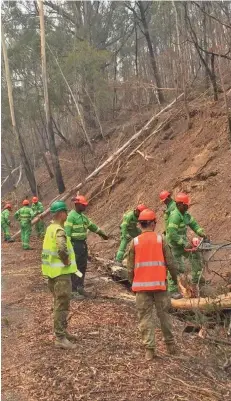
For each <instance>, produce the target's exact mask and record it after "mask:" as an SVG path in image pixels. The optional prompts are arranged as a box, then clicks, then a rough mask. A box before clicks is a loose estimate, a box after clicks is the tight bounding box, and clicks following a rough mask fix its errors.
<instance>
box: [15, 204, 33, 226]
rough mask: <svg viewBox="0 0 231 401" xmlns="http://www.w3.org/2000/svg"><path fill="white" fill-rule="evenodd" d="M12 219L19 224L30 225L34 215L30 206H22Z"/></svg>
mask: <svg viewBox="0 0 231 401" xmlns="http://www.w3.org/2000/svg"><path fill="white" fill-rule="evenodd" d="M14 217H15V219H16V220H18V221H19V222H20V223H31V220H33V218H34V213H33V211H32V209H31V208H30V206H23V207H21V209H19V210H17V212H16V213H15V215H14Z"/></svg>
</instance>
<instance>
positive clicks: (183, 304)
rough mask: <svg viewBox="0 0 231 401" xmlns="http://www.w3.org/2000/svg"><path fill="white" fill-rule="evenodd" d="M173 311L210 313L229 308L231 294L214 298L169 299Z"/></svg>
mask: <svg viewBox="0 0 231 401" xmlns="http://www.w3.org/2000/svg"><path fill="white" fill-rule="evenodd" d="M171 304H172V307H173V308H174V309H182V310H193V309H199V310H203V311H209V312H212V311H214V310H217V309H229V308H231V292H228V293H227V294H222V295H219V296H218V297H216V298H211V297H209V298H182V299H171Z"/></svg>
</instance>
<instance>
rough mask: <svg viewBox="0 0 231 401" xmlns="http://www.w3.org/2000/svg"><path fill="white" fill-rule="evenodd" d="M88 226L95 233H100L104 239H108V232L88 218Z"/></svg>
mask: <svg viewBox="0 0 231 401" xmlns="http://www.w3.org/2000/svg"><path fill="white" fill-rule="evenodd" d="M85 217H86V216H85ZM87 228H88V230H90V231H92V232H93V233H96V234H98V235H99V236H100V237H102V238H103V239H108V236H107V234H105V232H104V231H103V230H101V228H99V227H98V226H97V225H96V224H95V223H93V222H92V221H91V220H90V219H88V218H87Z"/></svg>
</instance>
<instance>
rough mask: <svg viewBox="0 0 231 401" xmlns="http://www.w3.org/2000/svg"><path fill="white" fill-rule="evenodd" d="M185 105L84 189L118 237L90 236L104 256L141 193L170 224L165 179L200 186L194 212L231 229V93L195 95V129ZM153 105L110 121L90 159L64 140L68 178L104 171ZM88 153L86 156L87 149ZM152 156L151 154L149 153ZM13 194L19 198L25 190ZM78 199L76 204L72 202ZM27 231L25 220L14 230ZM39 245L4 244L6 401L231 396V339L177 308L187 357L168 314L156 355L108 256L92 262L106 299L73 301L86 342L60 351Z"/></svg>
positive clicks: (217, 232) (73, 320) (48, 195)
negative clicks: (229, 101) (171, 338)
mask: <svg viewBox="0 0 231 401" xmlns="http://www.w3.org/2000/svg"><path fill="white" fill-rule="evenodd" d="M182 107H183V106H182V104H181V103H180V104H179V105H178V106H177V107H175V108H174V110H171V111H170V112H168V113H165V115H163V116H162V118H161V119H160V120H159V122H160V121H164V120H165V119H166V118H167V117H170V116H172V117H171V121H170V123H169V124H168V125H166V126H165V129H164V130H163V131H161V132H160V133H159V134H158V135H156V136H153V137H152V138H150V140H148V141H146V142H144V144H143V145H142V146H141V148H140V149H139V150H140V152H141V154H139V153H135V154H134V155H133V156H132V157H130V158H128V155H129V153H131V152H132V150H133V149H134V147H132V148H131V149H129V150H128V151H127V152H126V153H125V154H124V155H123V157H122V158H120V159H118V160H117V161H116V162H115V163H114V164H113V165H112V166H110V167H109V168H108V169H107V170H105V171H104V172H102V173H101V174H100V175H99V176H98V177H97V179H95V180H94V181H92V182H91V183H90V184H88V185H87V186H86V187H85V188H84V189H83V193H84V194H86V196H87V197H88V198H89V199H90V198H91V199H92V201H91V202H90V206H89V210H88V214H89V216H91V217H92V219H94V220H95V221H96V222H97V223H98V224H99V225H100V226H102V227H103V228H104V229H105V230H106V231H108V232H109V233H110V235H111V238H110V240H109V241H108V242H107V243H105V242H103V241H101V239H99V238H98V237H96V236H95V235H90V236H89V244H90V250H91V254H92V255H94V254H99V255H100V256H101V257H110V258H111V257H113V256H114V253H115V251H116V248H117V246H118V242H119V224H120V220H121V217H122V214H123V212H124V211H125V210H126V209H128V208H130V207H134V206H135V205H136V203H137V202H139V201H142V202H145V203H147V204H148V205H149V206H151V207H154V208H155V210H156V211H157V214H158V218H159V219H158V220H159V221H158V229H159V230H161V229H162V210H161V206H160V204H159V200H158V194H159V192H160V191H161V190H162V189H171V190H173V192H174V193H175V192H177V191H178V190H186V191H188V192H190V193H191V196H192V207H191V209H190V210H191V211H192V214H193V215H194V216H195V217H196V218H197V220H198V221H199V222H200V223H201V225H203V226H204V227H205V228H206V231H207V232H208V233H209V234H210V235H211V236H212V239H214V240H219V239H220V240H222V239H230V232H231V202H230V200H231V196H230V194H231V169H230V156H231V152H230V146H229V143H228V140H227V123H226V116H225V112H224V108H223V102H222V101H220V102H218V104H214V103H213V102H212V101H209V102H208V101H206V102H205V101H204V100H201V101H200V100H197V101H194V102H192V103H191V104H190V106H189V108H190V115H191V121H190V123H191V128H190V129H187V120H186V115H185V113H184V111H183V109H182ZM152 114H153V111H147V112H145V113H143V114H142V115H133V116H132V118H131V119H130V120H129V121H125V120H123V121H121V122H120V123H119V122H118V126H116V124H114V125H113V126H110V129H109V128H108V130H107V132H108V134H110V135H108V142H107V143H103V142H102V141H99V140H96V150H95V155H91V154H87V155H86V156H85V160H84V162H85V167H84V165H83V163H82V161H81V160H80V153H77V152H76V151H74V150H69V149H63V151H62V152H61V155H60V157H61V164H62V170H63V173H64V178H65V183H66V186H67V187H69V186H73V185H74V184H77V183H78V182H80V181H81V180H82V178H83V177H84V176H85V175H86V174H87V172H86V169H88V170H89V171H92V168H93V165H94V166H96V165H99V164H100V162H101V161H102V160H105V158H106V157H107V155H110V154H111V152H112V151H113V150H115V149H117V147H118V146H121V144H122V143H123V142H124V141H125V139H127V138H128V137H129V136H131V135H132V134H133V133H134V130H136V131H137V130H138V129H139V128H141V127H142V126H143V125H144V124H145V122H146V121H147V120H148V119H149V118H150V116H151V115H152ZM156 124H157V123H155V124H153V127H152V129H150V130H149V132H148V133H147V134H150V133H151V132H152V130H153V129H155V127H156ZM144 139H145V136H143V138H142V140H144ZM138 144H139V143H136V144H135V146H138ZM80 152H81V154H83V153H84V149H83V148H82V149H81V150H80ZM142 155H143V156H150V157H151V158H148V160H145V158H144V157H143V156H142ZM146 159H147V157H146ZM37 175H38V177H39V182H40V187H41V191H42V195H43V197H44V203H45V205H48V204H49V202H50V201H51V200H52V199H53V198H54V197H55V196H56V195H57V192H56V189H55V184H54V182H53V181H51V180H49V177H48V176H47V173H46V172H45V170H44V168H43V167H41V168H40V169H39V170H38V171H37ZM107 187H110V188H108V189H107ZM25 195H26V189H25V188H20V189H19V191H18V192H17V197H18V202H20V200H21V199H22V198H23V197H24V196H25ZM28 195H30V194H29V193H28ZM12 200H13V201H14V203H15V206H17V204H16V203H17V202H16V199H15V197H12ZM68 204H69V206H70V207H71V201H70V200H69V201H68ZM48 221H49V218H48V219H47V222H48ZM16 229H17V226H16V224H15V223H14V225H13V230H16ZM32 245H33V247H34V249H35V250H33V251H30V252H24V251H22V250H21V246H20V242H16V243H14V244H3V249H2V253H3V262H4V263H3V268H2V277H3V280H2V285H3V292H2V308H3V309H2V315H3V317H2V324H3V330H2V339H3V358H4V359H3V361H4V362H3V367H2V380H3V382H2V385H3V395H2V396H3V400H4V401H38V400H40V401H47V400H50V401H52V400H54V401H63V400H67V401H68V400H74V401H75V400H76V401H77V400H82V401H85V400H86V401H88V400H89V401H90V400H91V401H92V400H94V401H97V400H98V401H104V400H105V401H106V400H112V401H113V400H116V401H117V400H123V401H129V400H133V401H136V400H137V401H138V400H140V399H141V400H144V401H148V400H150V401H151V400H152V401H155V400H156V401H161V400H163V401H166V400H169V401H171V400H177V401H178V400H184V401H187V400H192V399H193V401H197V400H203V401H223V400H228V399H230V392H231V387H230V384H229V382H228V378H229V372H228V371H227V372H225V371H223V370H222V365H223V364H224V362H225V359H226V357H227V356H228V352H229V351H228V350H229V348H228V347H223V346H216V345H211V344H207V343H206V342H202V340H201V339H200V338H198V336H197V335H194V334H187V335H185V334H184V335H183V334H182V333H183V328H184V324H183V323H182V322H180V321H179V320H178V319H176V318H174V319H173V324H174V332H175V335H176V339H177V342H178V344H179V346H180V348H181V354H180V355H179V356H178V357H175V358H169V357H168V356H167V355H166V352H165V347H164V344H163V341H162V337H161V332H160V330H159V328H158V323H157V329H156V336H157V349H158V354H159V356H160V357H161V358H160V359H158V360H156V361H154V362H153V364H150V365H148V364H147V363H146V362H145V361H144V359H143V349H142V347H141V344H140V340H139V336H138V332H137V322H136V313H135V307H134V304H133V303H129V302H126V301H124V300H121V299H118V297H119V296H120V295H121V294H124V293H125V294H126V292H127V290H126V289H125V288H123V287H121V286H120V285H118V284H115V283H113V282H111V281H110V280H109V281H108V278H107V277H105V273H104V271H103V270H102V266H100V265H99V264H97V263H96V262H94V261H93V263H92V264H90V265H89V272H88V274H87V285H88V286H90V287H91V286H93V287H94V291H95V292H96V295H97V297H96V299H94V300H88V301H84V302H81V303H74V302H73V303H72V307H71V313H70V326H71V329H72V331H73V332H77V333H78V335H79V342H78V344H77V350H76V352H62V351H57V350H54V348H53V345H52V313H51V307H52V302H51V297H50V295H49V293H48V291H47V287H46V283H45V282H44V281H43V279H42V277H41V273H40V254H41V243H39V242H37V241H36V240H34V242H33V244H32ZM98 276H102V277H98ZM216 330H217V331H216V332H215V333H214V335H216V336H217V337H222V338H225V331H224V330H223V328H222V327H219V326H218V327H217V329H216Z"/></svg>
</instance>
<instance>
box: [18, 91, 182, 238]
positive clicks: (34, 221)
mask: <svg viewBox="0 0 231 401" xmlns="http://www.w3.org/2000/svg"><path fill="white" fill-rule="evenodd" d="M182 97H183V93H181V95H179V96H178V97H177V98H176V99H175V100H173V102H171V103H170V104H168V106H166V107H165V108H163V109H162V110H161V111H160V112H159V113H157V114H155V116H153V117H152V118H151V119H150V120H149V121H148V122H147V123H146V124H145V126H144V127H143V128H141V129H140V130H139V131H138V132H137V133H136V134H134V135H133V136H132V137H131V138H130V139H129V140H128V141H127V142H125V143H124V144H123V146H121V147H120V148H119V149H117V150H116V151H115V152H114V153H113V154H112V155H111V156H109V158H108V159H107V160H105V162H104V163H103V164H101V165H100V166H99V167H97V168H96V169H95V170H94V171H93V172H92V173H91V174H90V175H88V176H87V177H86V178H85V180H84V181H83V182H80V183H79V184H78V185H76V186H74V187H73V188H71V189H70V190H69V191H67V192H66V193H65V194H64V195H63V196H61V197H59V196H57V198H56V200H58V199H59V200H63V201H65V200H66V199H68V198H69V197H70V196H71V195H72V194H73V193H75V192H76V191H78V190H79V189H80V188H82V187H83V185H84V184H86V183H87V182H89V181H90V180H91V179H92V178H94V177H96V176H97V175H98V174H99V172H100V171H101V170H103V169H104V168H105V167H107V166H108V165H109V164H110V163H111V162H113V160H114V159H115V158H116V157H117V156H119V155H120V154H121V153H122V152H123V151H124V150H125V149H126V148H127V147H128V146H130V145H131V144H132V143H133V142H134V141H135V140H136V139H138V138H139V137H140V136H141V135H142V134H143V133H144V132H145V131H146V130H147V129H148V128H149V127H150V125H151V123H152V122H153V121H154V120H155V119H156V118H158V117H159V116H160V115H161V114H162V113H164V112H165V111H167V110H169V109H170V108H171V107H172V106H173V105H174V104H175V103H176V102H177V100H180V99H181V98H182ZM49 213H50V208H48V209H46V210H45V211H44V212H43V213H41V215H40V217H41V218H43V217H46V216H47V215H48V214H49ZM38 220H39V218H38V217H36V218H35V219H34V220H33V221H32V225H34V224H35V223H37V221H38ZM20 232H21V231H20V230H19V231H18V232H16V233H15V234H14V235H13V236H12V238H13V239H14V238H16V237H17V236H18V235H19V234H20Z"/></svg>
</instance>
